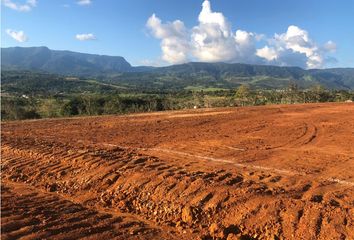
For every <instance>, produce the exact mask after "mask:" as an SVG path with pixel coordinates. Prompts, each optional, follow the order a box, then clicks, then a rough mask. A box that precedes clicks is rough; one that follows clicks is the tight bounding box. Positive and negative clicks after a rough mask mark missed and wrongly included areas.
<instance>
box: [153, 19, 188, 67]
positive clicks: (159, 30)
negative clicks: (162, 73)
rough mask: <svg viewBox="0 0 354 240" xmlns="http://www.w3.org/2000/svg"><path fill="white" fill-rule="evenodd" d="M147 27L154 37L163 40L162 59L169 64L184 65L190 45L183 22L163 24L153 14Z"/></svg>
mask: <svg viewBox="0 0 354 240" xmlns="http://www.w3.org/2000/svg"><path fill="white" fill-rule="evenodd" d="M146 26H147V27H148V28H150V29H151V32H152V34H153V35H154V37H156V38H158V39H161V50H162V59H163V60H165V61H167V62H169V63H174V64H175V63H183V62H186V61H187V59H188V56H187V54H188V50H189V43H188V40H187V32H186V28H185V26H184V24H183V22H181V21H179V20H176V21H174V22H172V23H170V22H168V23H165V24H162V23H161V20H160V19H159V18H158V17H156V16H155V14H153V15H152V16H151V17H150V18H149V19H148V21H147V23H146Z"/></svg>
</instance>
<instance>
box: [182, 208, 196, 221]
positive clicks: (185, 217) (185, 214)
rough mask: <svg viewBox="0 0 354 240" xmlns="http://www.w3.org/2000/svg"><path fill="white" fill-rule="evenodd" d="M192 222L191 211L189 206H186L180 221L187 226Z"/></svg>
mask: <svg viewBox="0 0 354 240" xmlns="http://www.w3.org/2000/svg"><path fill="white" fill-rule="evenodd" d="M193 220H194V215H193V209H192V207H190V206H186V207H184V208H183V209H182V221H183V222H185V223H188V224H192V223H193Z"/></svg>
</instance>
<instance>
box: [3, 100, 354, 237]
mask: <svg viewBox="0 0 354 240" xmlns="http://www.w3.org/2000/svg"><path fill="white" fill-rule="evenodd" d="M352 106H353V105H343V106H342V105H333V106H332V105H328V106H327V105H309V106H306V105H305V106H291V107H290V106H282V107H281V109H282V110H281V111H279V109H280V108H279V107H278V106H276V107H275V106H274V107H264V108H259V109H257V108H244V109H236V110H232V111H230V110H228V111H222V110H214V111H215V114H214V112H212V111H211V110H209V111H206V112H204V113H203V112H201V114H198V112H197V113H193V114H190V113H186V114H184V113H183V112H182V113H181V112H176V113H173V112H169V113H162V114H160V115H159V114H153V115H151V116H146V115H141V116H140V115H133V116H131V117H102V118H89V119H73V120H72V121H69V122H68V123H64V122H63V121H62V120H56V121H49V120H48V123H50V125H46V124H47V122H46V121H37V122H36V121H34V122H21V124H18V123H3V126H2V127H3V128H5V129H6V132H5V133H3V134H2V148H1V154H2V163H1V164H2V196H1V200H2V206H1V207H2V209H1V210H2V211H1V213H2V216H1V217H2V219H1V220H2V222H1V224H2V225H1V227H2V235H1V237H2V239H16V238H23V239H80V238H84V239H98V238H103V239H198V238H199V239H232V237H234V238H235V239H237V238H240V239H354V219H353V216H354V197H353V196H354V187H353V179H354V176H353V175H352V173H351V171H350V168H351V167H352V165H351V164H352V163H353V159H354V158H353V151H354V149H353V148H352V146H348V144H344V142H343V141H344V140H343V139H346V141H349V140H350V139H352V140H354V139H353V136H350V133H348V134H347V135H346V132H345V131H343V130H342V129H341V128H343V127H347V128H348V129H349V128H351V127H354V125H352V124H351V123H350V122H349V121H347V120H348V118H350V116H354V107H352ZM321 107H323V108H324V110H323V109H321ZM340 107H343V112H345V114H342V115H340V114H339V113H337V114H339V115H338V116H334V114H330V115H325V114H326V111H329V112H331V111H334V110H333V109H337V108H340ZM218 111H220V112H218ZM258 111H263V112H262V114H259V112H258ZM304 111H305V112H306V111H307V112H308V113H309V114H308V115H304V114H303V112H304ZM336 111H337V110H336ZM337 112H338V111H337ZM348 112H349V113H348ZM348 114H349V116H347V115H348ZM161 119H162V120H161ZM164 119H168V121H165V120H164ZM250 119H254V124H253V123H252V122H251V121H250ZM318 119H320V120H318ZM342 122H345V123H346V124H345V125H344V124H342ZM59 123H60V124H59ZM77 123H80V126H81V127H82V130H80V132H81V133H80V134H78V136H77V135H73V136H70V135H66V134H69V133H70V132H72V133H75V132H76V133H77V132H78V130H75V131H74V127H75V126H76V127H77ZM323 123H332V125H331V126H335V128H334V129H332V128H330V127H326V125H324V124H323ZM16 124H17V125H16ZM92 124H93V125H102V126H109V127H107V129H109V131H108V132H106V129H105V128H104V127H101V128H100V130H99V132H100V135H99V137H97V139H100V141H101V143H97V142H96V140H95V141H91V140H84V139H82V137H83V136H85V135H87V139H96V135H97V133H96V135H95V136H90V134H91V132H90V129H92ZM216 124H219V125H217V127H216ZM291 127H293V129H291ZM59 128H60V129H62V128H65V129H66V130H65V131H63V132H61V131H59ZM46 129H51V131H53V129H57V131H56V132H55V134H57V135H58V137H57V138H53V137H46V136H49V135H53V133H50V132H49V130H48V132H46V131H47V130H46ZM142 129H145V130H144V134H143V133H142V132H143V131H142ZM149 129H150V130H149ZM157 130H159V131H157ZM12 131H13V132H14V134H11V132H12ZM112 131H116V132H117V133H119V134H114V135H112V134H111V132H112ZM277 131H278V132H277ZM29 132H30V133H31V134H29ZM230 132H234V133H235V136H233V135H232V134H230ZM275 133H277V137H274V134H275ZM336 133H341V134H342V136H341V137H338V136H336V135H334V134H336ZM105 134H107V135H105ZM112 136H115V137H116V138H113V137H112ZM132 136H133V137H132ZM166 136H169V138H167V137H166ZM348 136H349V137H348ZM53 139H56V140H53ZM172 139H173V140H172ZM90 141H91V142H90ZM84 143H85V144H84ZM333 161H335V163H334V162H333ZM340 169H344V170H345V171H344V170H341V171H340ZM338 171H340V172H338Z"/></svg>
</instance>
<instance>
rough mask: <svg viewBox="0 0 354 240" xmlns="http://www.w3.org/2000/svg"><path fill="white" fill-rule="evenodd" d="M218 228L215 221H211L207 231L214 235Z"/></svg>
mask: <svg viewBox="0 0 354 240" xmlns="http://www.w3.org/2000/svg"><path fill="white" fill-rule="evenodd" d="M219 230H220V227H219V225H218V224H217V223H212V224H211V225H210V227H209V233H210V235H211V236H214V235H215V234H216V233H217V232H218V231H219Z"/></svg>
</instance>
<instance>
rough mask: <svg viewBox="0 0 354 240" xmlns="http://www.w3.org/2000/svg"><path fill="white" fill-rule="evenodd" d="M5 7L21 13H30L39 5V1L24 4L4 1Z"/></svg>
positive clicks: (8, 0)
mask: <svg viewBox="0 0 354 240" xmlns="http://www.w3.org/2000/svg"><path fill="white" fill-rule="evenodd" d="M1 2H2V3H3V5H4V6H6V7H8V8H11V9H13V10H16V11H19V12H29V11H31V10H32V8H34V7H35V6H36V5H37V0H27V1H26V2H24V3H23V4H20V3H15V2H13V1H12V0H2V1H1Z"/></svg>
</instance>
